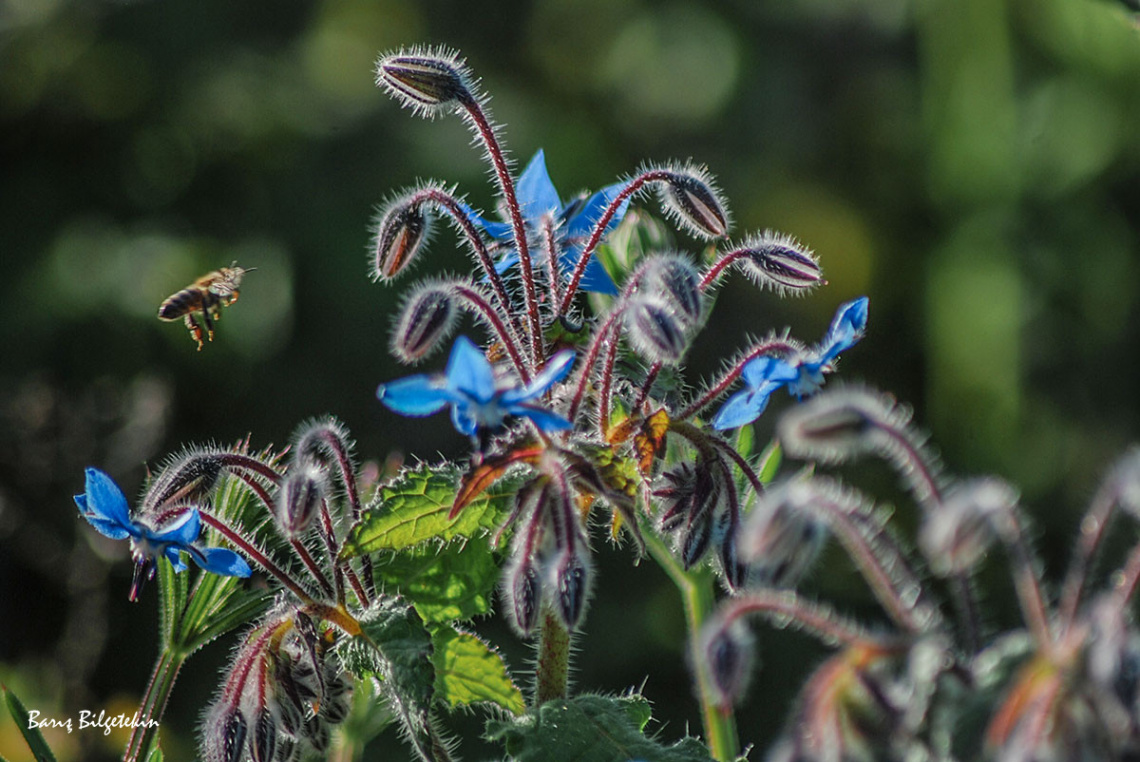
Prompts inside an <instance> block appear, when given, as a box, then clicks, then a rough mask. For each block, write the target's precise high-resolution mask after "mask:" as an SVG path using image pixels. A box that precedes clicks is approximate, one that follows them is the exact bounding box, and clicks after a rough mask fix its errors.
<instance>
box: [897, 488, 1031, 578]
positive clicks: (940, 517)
mask: <svg viewBox="0 0 1140 762" xmlns="http://www.w3.org/2000/svg"><path fill="white" fill-rule="evenodd" d="M1016 505H1017V492H1016V491H1015V490H1014V489H1013V488H1012V487H1011V486H1010V485H1009V484H1007V483H1005V482H1003V481H1001V480H1000V479H996V478H985V479H975V480H972V481H967V482H963V483H960V484H957V485H955V487H954V488H953V489H952V490H951V491H950V493H949V494H948V495H947V496H946V498H945V500H944V501H943V503H942V505H940V506H939V507H938V509H937V510H934V511H926V512H925V520H924V521H923V523H922V528H921V529H920V530H919V533H918V546H919V547H920V548H922V552H923V553H924V554H926V558H927V560H928V561H929V562H930V570H931V571H933V572H934V573H935V574H937V575H939V576H948V575H950V574H955V573H960V572H967V571H969V570H970V569H972V568H973V567H974V566H975V564H977V563H978V562H979V561H980V560H981V559H982V557H983V556H984V555H985V554H986V551H987V550H988V549H989V547H990V545H991V544H992V543H993V541H994V537H995V533H994V524H993V522H994V520H995V519H997V520H999V521H1000V520H1001V517H1002V516H1005V515H1008V514H1009V513H1010V512H1011V511H1013V510H1014V508H1015V507H1016Z"/></svg>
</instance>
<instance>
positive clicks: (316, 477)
mask: <svg viewBox="0 0 1140 762" xmlns="http://www.w3.org/2000/svg"><path fill="white" fill-rule="evenodd" d="M326 489H327V487H326V485H325V473H324V470H323V469H321V468H320V467H319V466H317V465H316V464H314V463H312V462H311V461H309V462H305V463H302V464H301V465H300V466H296V467H294V468H293V469H292V470H290V472H289V475H288V476H286V477H285V479H284V480H283V481H282V482H281V489H280V491H279V493H278V496H277V506H276V508H277V516H276V518H277V525H278V526H280V527H281V529H282V530H283V531H284V532H285V534H286V535H287V536H289V537H297V536H299V535H301V534H303V533H304V532H305V530H306V529H308V528H309V526H310V525H311V524H312V521H313V517H314V516H316V515H317V509H318V508H319V507H320V505H321V500H322V499H324V496H325V492H326Z"/></svg>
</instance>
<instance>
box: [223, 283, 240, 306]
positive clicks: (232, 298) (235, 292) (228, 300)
mask: <svg viewBox="0 0 1140 762" xmlns="http://www.w3.org/2000/svg"><path fill="white" fill-rule="evenodd" d="M237 300H238V290H237V289H236V288H235V289H234V290H233V292H232V293H231V294H230V295H229V296H227V297H226V301H225V304H226V306H227V307H229V306H230V305H231V304H233V303H234V302H236V301H237Z"/></svg>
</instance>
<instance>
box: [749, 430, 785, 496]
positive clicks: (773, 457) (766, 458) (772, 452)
mask: <svg viewBox="0 0 1140 762" xmlns="http://www.w3.org/2000/svg"><path fill="white" fill-rule="evenodd" d="M744 428H751V427H750V426H746V427H744ZM783 459H784V448H782V447H781V446H780V441H779V440H778V439H773V440H772V441H771V442H769V443H768V446H767V447H765V448H764V452H762V453H760V462H759V463H757V464H756V475H757V476H759V477H760V481H761V482H763V483H764V484H771V483H772V480H773V479H775V478H776V472H777V471H779V470H780V462H781V461H782V460H783Z"/></svg>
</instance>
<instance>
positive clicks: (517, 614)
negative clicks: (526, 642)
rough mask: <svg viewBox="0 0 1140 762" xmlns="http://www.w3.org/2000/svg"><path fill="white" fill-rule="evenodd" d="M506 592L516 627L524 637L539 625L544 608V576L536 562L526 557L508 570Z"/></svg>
mask: <svg viewBox="0 0 1140 762" xmlns="http://www.w3.org/2000/svg"><path fill="white" fill-rule="evenodd" d="M504 587H505V592H506V597H507V605H508V609H509V611H510V613H511V619H512V621H513V622H514V625H515V627H517V628H518V630H519V632H520V633H522V635H523V636H524V637H527V636H529V635H530V634H531V633H532V632H534V628H535V627H537V626H538V615H539V613H540V612H541V609H542V578H541V575H539V573H538V570H537V569H536V568H535V566H534V563H533V562H532V561H531V559H529V558H524V559H522V560H521V561H519V562H518V563H516V564H514V565H513V567H512V568H511V569H510V570H509V571H508V572H507V577H506V584H505V586H504Z"/></svg>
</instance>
